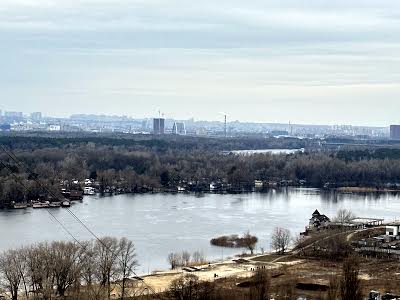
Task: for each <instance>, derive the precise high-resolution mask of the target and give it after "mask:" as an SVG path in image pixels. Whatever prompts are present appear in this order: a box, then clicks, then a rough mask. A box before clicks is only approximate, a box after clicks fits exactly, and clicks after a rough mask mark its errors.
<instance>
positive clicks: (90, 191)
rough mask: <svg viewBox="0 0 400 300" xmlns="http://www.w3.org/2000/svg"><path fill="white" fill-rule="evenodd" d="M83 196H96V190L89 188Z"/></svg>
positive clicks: (84, 190)
mask: <svg viewBox="0 0 400 300" xmlns="http://www.w3.org/2000/svg"><path fill="white" fill-rule="evenodd" d="M83 194H84V195H89V196H90V195H96V191H95V190H94V188H93V187H90V186H87V187H85V188H84V189H83Z"/></svg>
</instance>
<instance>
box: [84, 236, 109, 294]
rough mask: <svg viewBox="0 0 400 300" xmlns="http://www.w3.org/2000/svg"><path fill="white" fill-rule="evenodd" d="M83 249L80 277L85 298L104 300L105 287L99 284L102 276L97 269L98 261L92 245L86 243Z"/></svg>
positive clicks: (91, 243)
mask: <svg viewBox="0 0 400 300" xmlns="http://www.w3.org/2000/svg"><path fill="white" fill-rule="evenodd" d="M81 243H82V242H81ZM84 248H85V251H84V253H83V257H82V260H81V277H82V284H83V285H84V286H85V290H86V298H88V299H91V300H99V299H104V297H105V293H106V287H105V286H104V285H101V284H100V282H101V281H102V280H103V275H102V271H101V270H100V268H98V265H99V259H98V257H97V256H96V251H95V246H94V243H93V242H86V243H85V244H84Z"/></svg>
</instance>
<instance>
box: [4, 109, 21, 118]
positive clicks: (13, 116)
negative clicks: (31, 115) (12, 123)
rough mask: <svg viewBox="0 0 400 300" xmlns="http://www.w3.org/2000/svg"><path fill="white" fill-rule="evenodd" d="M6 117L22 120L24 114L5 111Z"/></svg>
mask: <svg viewBox="0 0 400 300" xmlns="http://www.w3.org/2000/svg"><path fill="white" fill-rule="evenodd" d="M4 116H5V117H6V118H22V117H23V114H22V112H20V111H5V112H4Z"/></svg>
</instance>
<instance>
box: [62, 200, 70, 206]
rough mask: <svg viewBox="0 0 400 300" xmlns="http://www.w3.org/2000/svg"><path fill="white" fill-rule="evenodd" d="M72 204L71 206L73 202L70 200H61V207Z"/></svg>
mask: <svg viewBox="0 0 400 300" xmlns="http://www.w3.org/2000/svg"><path fill="white" fill-rule="evenodd" d="M70 206H71V202H70V201H68V200H65V201H63V202H61V207H70Z"/></svg>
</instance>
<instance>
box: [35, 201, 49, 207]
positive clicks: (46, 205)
mask: <svg viewBox="0 0 400 300" xmlns="http://www.w3.org/2000/svg"><path fill="white" fill-rule="evenodd" d="M32 207H33V208H49V207H50V202H49V201H46V202H36V203H33V204H32Z"/></svg>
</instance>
